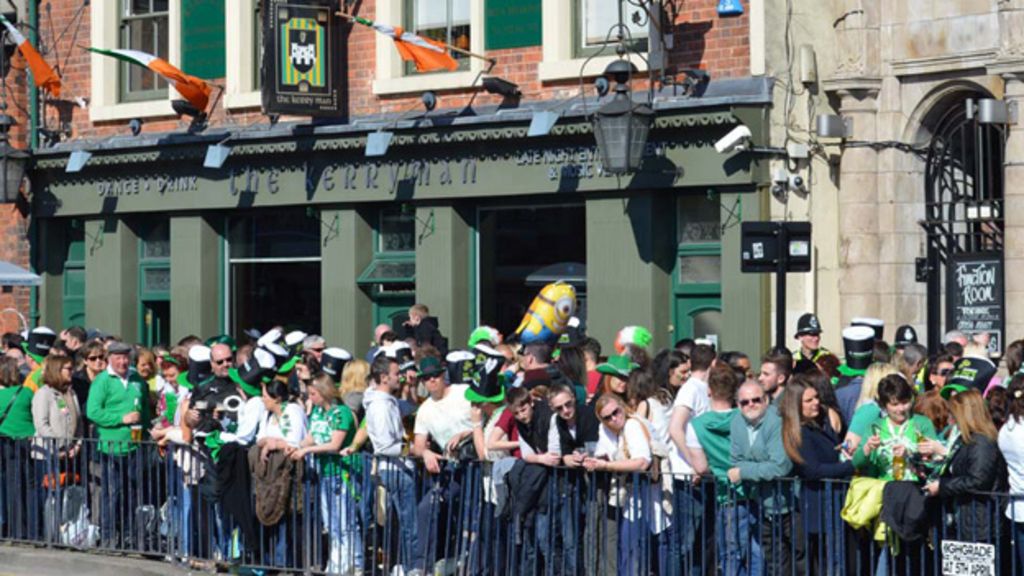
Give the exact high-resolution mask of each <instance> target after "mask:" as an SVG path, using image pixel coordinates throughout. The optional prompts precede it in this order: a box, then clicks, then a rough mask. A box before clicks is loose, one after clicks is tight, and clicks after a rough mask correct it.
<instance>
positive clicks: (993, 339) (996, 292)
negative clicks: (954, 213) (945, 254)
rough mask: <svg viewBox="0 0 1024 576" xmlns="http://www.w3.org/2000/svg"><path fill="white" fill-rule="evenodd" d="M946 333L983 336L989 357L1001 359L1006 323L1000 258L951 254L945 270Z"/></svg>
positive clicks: (990, 253)
mask: <svg viewBox="0 0 1024 576" xmlns="http://www.w3.org/2000/svg"><path fill="white" fill-rule="evenodd" d="M946 270H947V276H946V330H959V331H961V332H963V333H964V334H967V335H968V336H974V335H975V334H981V333H987V334H988V335H989V337H990V340H989V345H988V349H989V353H990V354H992V355H993V356H1001V355H1002V351H1003V346H1004V342H1003V331H1004V328H1005V322H1006V302H1005V300H1006V292H1005V290H1004V285H1003V255H1002V254H1001V253H998V252H977V253H971V254H955V255H953V256H952V257H950V261H949V265H948V266H947V267H946Z"/></svg>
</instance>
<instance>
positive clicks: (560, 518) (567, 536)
mask: <svg viewBox="0 0 1024 576" xmlns="http://www.w3.org/2000/svg"><path fill="white" fill-rule="evenodd" d="M574 480H576V479H575V478H574V477H572V476H565V477H563V476H561V475H560V474H559V473H557V472H556V473H554V474H552V475H551V477H550V478H549V480H548V482H549V485H548V490H549V493H548V494H549V498H548V502H547V510H544V511H542V512H537V516H536V518H537V547H538V548H539V549H540V551H541V554H542V555H543V556H544V564H545V566H546V570H547V571H548V572H550V571H552V570H553V571H554V572H555V573H558V574H575V573H576V554H577V552H578V549H577V546H576V535H577V533H578V531H579V523H580V511H579V497H578V491H579V487H578V486H577V482H574ZM559 536H560V537H561V540H562V543H561V544H562V545H561V551H562V557H561V562H558V555H557V554H556V551H557V550H559V547H558V543H557V542H556V540H557V539H558V537H559Z"/></svg>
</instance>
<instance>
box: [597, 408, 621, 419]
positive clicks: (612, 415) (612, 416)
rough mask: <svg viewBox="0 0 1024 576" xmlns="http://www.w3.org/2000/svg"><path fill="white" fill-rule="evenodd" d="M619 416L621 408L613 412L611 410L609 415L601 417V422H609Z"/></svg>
mask: <svg viewBox="0 0 1024 576" xmlns="http://www.w3.org/2000/svg"><path fill="white" fill-rule="evenodd" d="M619 414H622V407H621V406H620V407H619V408H616V409H615V410H613V411H612V413H611V414H605V415H604V416H601V420H603V421H605V422H611V421H612V419H614V418H615V417H616V416H618V415H619Z"/></svg>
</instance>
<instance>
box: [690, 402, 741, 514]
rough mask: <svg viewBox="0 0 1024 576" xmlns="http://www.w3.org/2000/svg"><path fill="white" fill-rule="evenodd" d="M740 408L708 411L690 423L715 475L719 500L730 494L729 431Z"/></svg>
mask: <svg viewBox="0 0 1024 576" xmlns="http://www.w3.org/2000/svg"><path fill="white" fill-rule="evenodd" d="M738 413H739V410H737V409H736V408H733V409H732V410H726V411H725V412H715V411H713V410H712V411H708V412H705V413H703V414H701V415H700V416H697V417H696V418H694V419H693V420H692V421H691V422H690V425H691V426H693V431H694V433H695V434H696V435H697V440H699V441H700V446H701V448H702V449H703V450H704V456H706V457H707V459H708V468H710V469H711V473H712V474H714V476H715V492H716V493H717V495H718V499H719V501H720V502H721V501H724V499H726V498H727V495H728V494H729V468H732V459H731V458H730V453H729V451H730V449H731V441H730V438H729V431H730V428H731V427H732V419H733V417H734V416H735V415H736V414H738ZM741 496H742V495H741Z"/></svg>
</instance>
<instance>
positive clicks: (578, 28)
mask: <svg viewBox="0 0 1024 576" xmlns="http://www.w3.org/2000/svg"><path fill="white" fill-rule="evenodd" d="M620 6H621V8H622V10H624V11H625V12H624V13H623V17H622V21H623V22H624V23H625V24H626V26H627V27H629V29H630V32H631V33H632V41H631V42H627V45H628V46H629V48H630V49H631V50H633V51H635V52H647V49H648V43H647V28H646V19H644V20H643V22H644V23H645V26H644V27H643V30H637V28H638V27H637V26H636V25H635V24H633V23H632V14H633V13H634V12H635V11H636V10H639V8H637V7H636V6H633V5H631V4H629V3H628V2H622V3H621V4H620V0H573V3H572V38H573V43H572V45H573V57H575V58H586V57H588V56H593V55H594V54H597V53H598V52H600V51H601V48H602V46H603V45H604V44H605V42H604V38H605V36H606V35H607V34H608V31H609V30H610V29H611V26H612V24H615V23H617V22H618V12H617V11H616V10H618V9H619V7H620ZM588 12H589V13H591V14H595V15H599V16H601V17H605V18H610V20H609V21H605V20H602V21H601V24H600V25H599V26H598V25H595V28H596V29H594V30H592V31H591V35H592V36H591V38H590V39H589V40H588V34H587V30H586V27H587V19H586V15H587V14H588ZM604 24H607V25H604ZM598 36H600V38H601V40H600V41H597V40H596V38H597V37H598ZM615 42H616V39H615V37H614V35H613V37H612V38H611V39H610V40H609V42H608V44H609V46H608V47H607V48H604V52H602V55H608V56H613V55H615V50H614V46H612V44H614V43H615Z"/></svg>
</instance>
